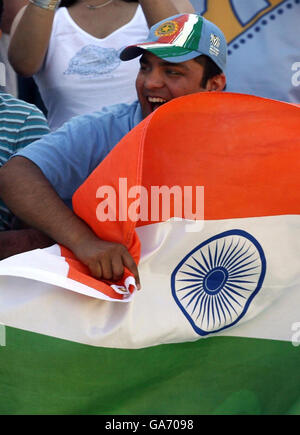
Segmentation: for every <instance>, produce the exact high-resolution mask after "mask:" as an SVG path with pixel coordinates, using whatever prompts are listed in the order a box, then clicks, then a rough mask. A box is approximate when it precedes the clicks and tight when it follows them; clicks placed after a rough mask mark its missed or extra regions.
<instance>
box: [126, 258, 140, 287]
mask: <svg viewBox="0 0 300 435" xmlns="http://www.w3.org/2000/svg"><path fill="white" fill-rule="evenodd" d="M122 258H123V264H124V266H125V267H127V269H129V270H130V272H131V273H132V274H133V276H134V279H135V283H136V286H137V289H138V290H140V289H141V282H140V276H139V271H138V268H137V265H136V264H135V261H134V259H133V258H132V257H131V255H130V254H129V252H126V253H125V254H123V256H122Z"/></svg>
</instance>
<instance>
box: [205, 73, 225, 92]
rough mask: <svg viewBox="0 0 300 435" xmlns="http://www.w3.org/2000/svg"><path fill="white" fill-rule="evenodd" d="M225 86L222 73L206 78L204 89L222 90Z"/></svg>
mask: <svg viewBox="0 0 300 435" xmlns="http://www.w3.org/2000/svg"><path fill="white" fill-rule="evenodd" d="M225 86H226V76H225V74H224V73H222V74H218V75H217V76H214V77H212V78H211V79H208V80H207V83H206V90H207V91H223V90H224V88H225Z"/></svg>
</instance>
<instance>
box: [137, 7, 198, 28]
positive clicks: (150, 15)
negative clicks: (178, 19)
mask: <svg viewBox="0 0 300 435" xmlns="http://www.w3.org/2000/svg"><path fill="white" fill-rule="evenodd" d="M139 3H140V5H141V6H142V8H143V12H144V15H145V17H146V20H147V23H148V25H149V27H151V26H153V24H155V23H157V22H159V21H161V20H163V19H164V18H168V17H171V16H172V15H177V14H179V13H183V12H187V13H192V12H194V11H195V10H194V8H193V6H192V5H191V3H190V1H189V0H139Z"/></svg>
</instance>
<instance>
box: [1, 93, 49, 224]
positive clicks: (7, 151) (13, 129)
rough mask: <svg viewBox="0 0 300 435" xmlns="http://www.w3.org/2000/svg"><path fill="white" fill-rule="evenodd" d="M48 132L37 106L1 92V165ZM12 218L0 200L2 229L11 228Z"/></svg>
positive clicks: (45, 122)
mask: <svg viewBox="0 0 300 435" xmlns="http://www.w3.org/2000/svg"><path fill="white" fill-rule="evenodd" d="M47 133H49V128H48V125H47V121H46V119H45V117H44V115H43V114H42V112H41V111H40V110H39V109H38V108H37V107H36V106H34V105H32V104H29V103H26V102H25V101H22V100H18V99H16V98H15V97H13V96H11V95H8V94H4V93H0V167H1V166H2V165H4V163H6V162H7V161H8V160H9V158H10V157H11V156H12V155H13V154H14V153H16V152H18V151H20V150H22V149H23V148H24V147H26V146H27V145H29V144H30V143H32V142H34V141H35V140H37V139H39V138H40V137H41V136H43V135H45V134H47ZM12 218H13V215H12V213H11V212H10V211H9V210H8V208H7V207H6V206H5V204H4V203H3V202H2V201H1V200H0V231H3V230H8V229H10V227H11V221H12Z"/></svg>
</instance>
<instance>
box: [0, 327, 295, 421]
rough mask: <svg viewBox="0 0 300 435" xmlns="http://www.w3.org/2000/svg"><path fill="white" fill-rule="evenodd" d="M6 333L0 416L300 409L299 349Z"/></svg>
mask: <svg viewBox="0 0 300 435" xmlns="http://www.w3.org/2000/svg"><path fill="white" fill-rule="evenodd" d="M6 332H7V333H6V346H5V347H0V382H1V387H0V414H35V415H37V414H110V415H113V414H135V415H137V414H147V415H148V414H166V415H170V414H178V415H180V414H183V415H184V414H287V413H289V412H294V413H297V412H298V411H300V408H299V405H300V375H299V370H298V369H299V365H300V351H299V349H298V348H296V347H293V346H292V344H291V343H288V342H279V341H271V340H254V339H243V338H229V337H213V338H207V339H201V340H199V341H197V342H194V343H184V344H172V345H160V346H156V347H152V348H145V349H139V350H122V349H107V348H98V347H92V346H86V345H81V344H77V343H72V342H68V341H64V340H59V339H55V338H51V337H47V336H43V335H40V334H34V333H30V332H25V331H21V330H18V329H13V328H6Z"/></svg>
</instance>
